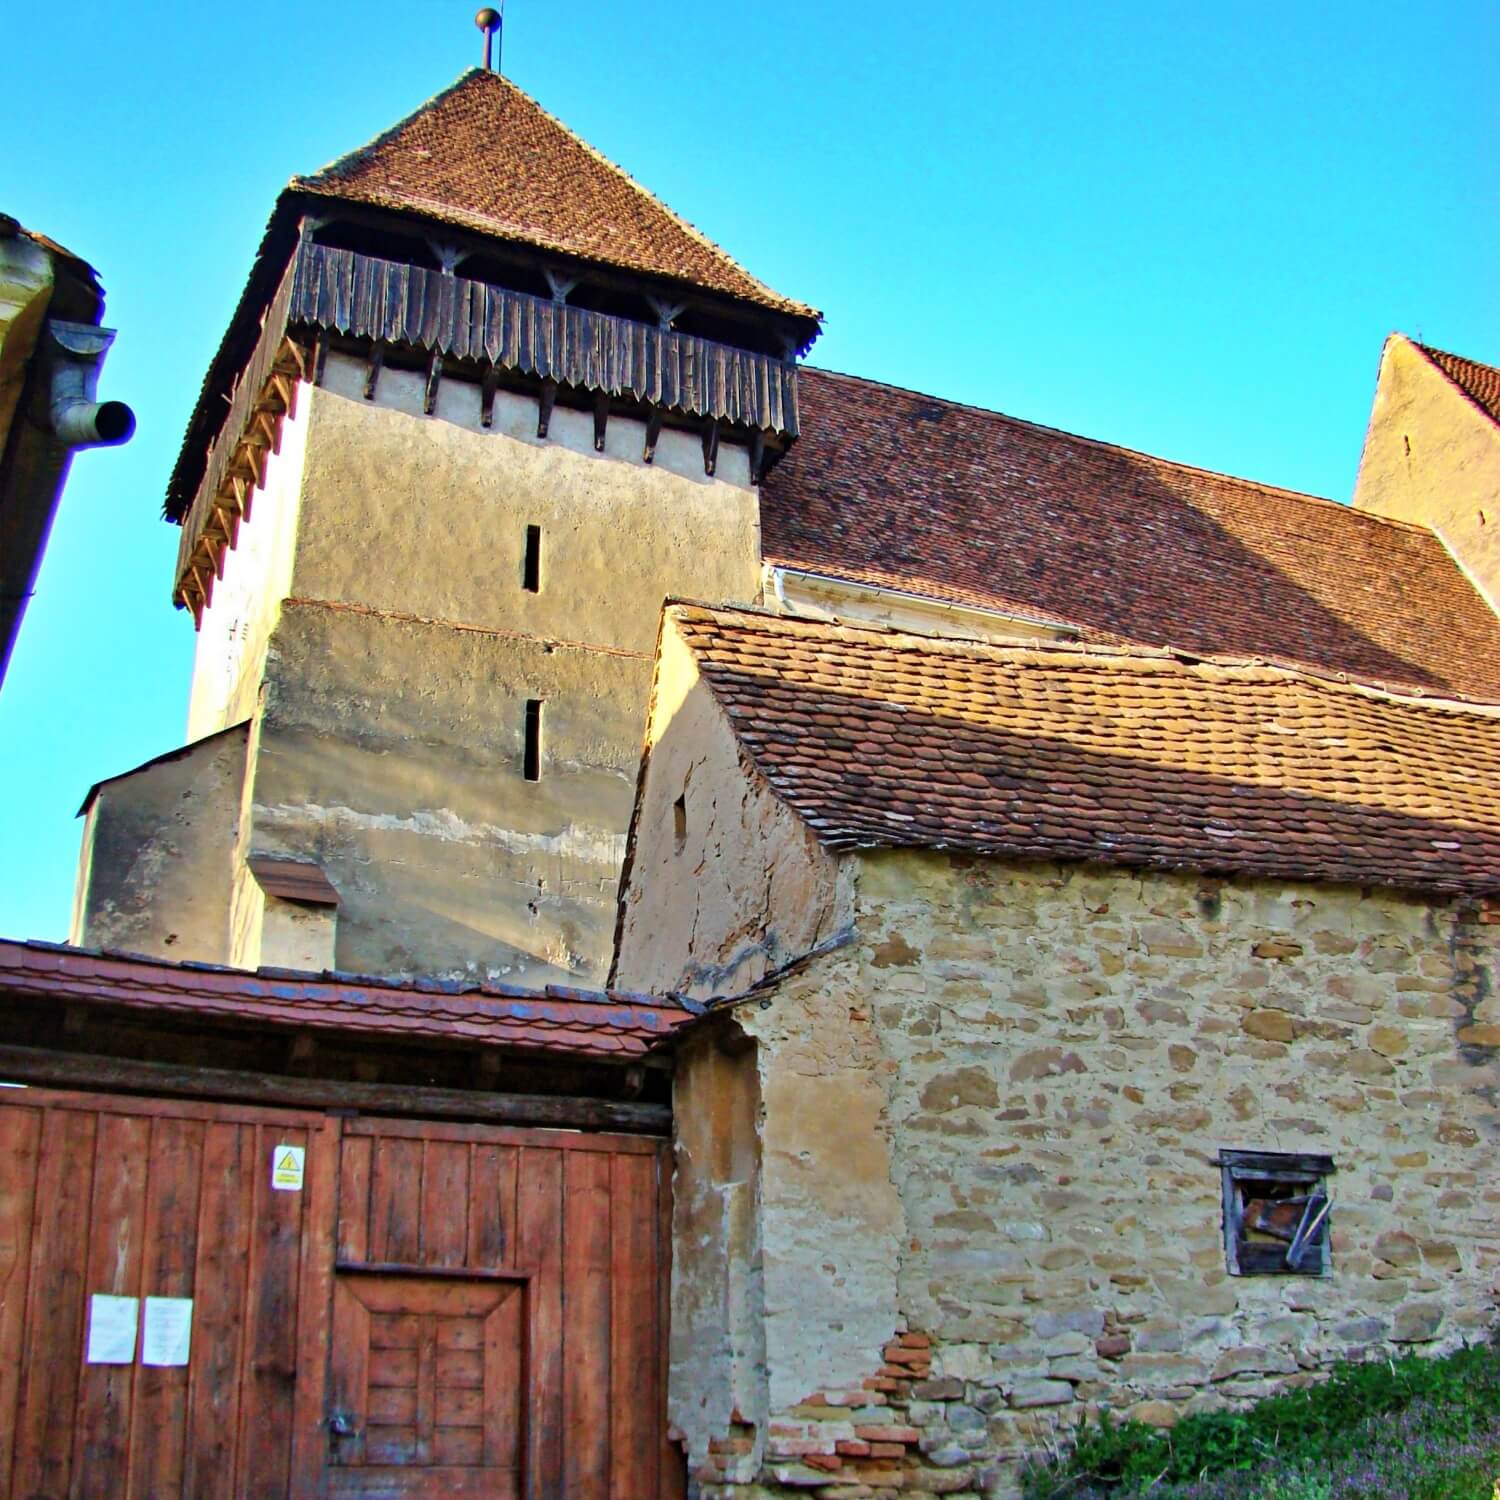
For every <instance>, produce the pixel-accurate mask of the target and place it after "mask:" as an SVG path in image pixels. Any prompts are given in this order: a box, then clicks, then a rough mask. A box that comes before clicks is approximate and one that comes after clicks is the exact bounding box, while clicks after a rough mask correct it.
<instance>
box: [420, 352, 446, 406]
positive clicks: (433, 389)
mask: <svg viewBox="0 0 1500 1500" xmlns="http://www.w3.org/2000/svg"><path fill="white" fill-rule="evenodd" d="M442 378H443V356H442V354H441V353H439V351H438V350H436V349H434V350H433V351H432V353H431V354H430V355H429V356H428V357H427V386H426V388H425V390H424V391H423V392H422V411H423V413H424V414H425V415H426V416H429V417H430V416H431V415H432V413H433V409H434V408H435V407H436V406H437V394H438V384H439V382H441V380H442Z"/></svg>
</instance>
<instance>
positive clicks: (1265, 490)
mask: <svg viewBox="0 0 1500 1500" xmlns="http://www.w3.org/2000/svg"><path fill="white" fill-rule="evenodd" d="M802 368H803V369H804V370H806V371H807V372H808V373H810V374H812V375H814V376H827V377H830V378H832V379H834V380H845V381H848V382H849V383H850V384H853V385H862V386H874V387H876V388H878V389H881V390H887V391H893V392H895V393H897V394H898V395H903V396H915V397H916V398H917V399H918V400H921V401H935V402H937V403H938V404H939V405H941V406H947V407H951V408H953V409H954V410H955V411H968V412H973V413H974V414H975V415H976V416H981V417H990V418H993V419H994V420H995V421H997V422H1006V423H1010V424H1012V425H1013V426H1016V427H1025V428H1027V429H1029V430H1030V431H1032V432H1041V433H1051V434H1053V435H1055V436H1057V437H1062V438H1066V439H1067V440H1068V441H1069V442H1072V443H1087V444H1088V445H1089V446H1090V447H1091V448H1098V449H1102V450H1103V451H1104V452H1107V453H1119V454H1123V455H1124V456H1125V457H1127V458H1132V459H1143V460H1144V461H1145V462H1146V463H1149V464H1156V465H1159V466H1160V467H1161V468H1164V469H1173V470H1177V471H1179V472H1181V473H1187V474H1202V475H1203V476H1204V477H1205V478H1208V479H1220V480H1227V481H1228V482H1229V483H1230V484H1237V485H1243V486H1244V487H1245V488H1246V489H1249V490H1256V491H1258V492H1260V493H1261V494H1266V495H1274V496H1278V497H1280V498H1282V499H1286V500H1297V501H1302V502H1304V503H1306V504H1310V505H1316V506H1324V507H1326V506H1333V507H1334V508H1335V509H1337V510H1338V512H1339V513H1340V514H1341V515H1348V516H1357V517H1359V518H1360V519H1361V520H1365V521H1371V522H1374V523H1375V524H1376V525H1377V526H1382V527H1389V528H1392V529H1394V530H1397V531H1410V532H1416V533H1419V534H1420V535H1423V536H1431V535H1432V534H1433V533H1432V528H1431V527H1430V526H1421V525H1418V524H1417V523H1415V522H1412V521H1401V520H1397V519H1396V518H1395V517H1393V516H1382V515H1376V514H1375V512H1373V511H1366V510H1356V509H1355V508H1354V507H1353V506H1352V505H1346V504H1345V503H1344V502H1343V501H1342V500H1335V499H1333V497H1332V496H1330V495H1314V494H1312V493H1310V492H1309V491H1307V490H1293V489H1288V488H1287V487H1286V486H1285V485H1280V484H1271V483H1269V482H1267V481H1265V480H1261V479H1249V478H1247V477H1246V476H1245V475H1243V474H1230V473H1228V472H1227V471H1225V470H1223V469H1210V468H1206V467H1205V466H1204V465H1202V464H1189V463H1183V462H1182V461H1181V460H1179V459H1175V458H1163V457H1162V456H1161V455H1160V454H1157V453H1147V452H1146V451H1145V450H1144V449H1141V448H1130V447H1127V446H1126V445H1125V444H1124V443H1112V442H1110V441H1109V439H1107V438H1097V437H1090V436H1088V434H1086V433H1081V432H1070V431H1069V430H1068V429H1067V428H1066V427H1053V426H1051V425H1050V424H1049V423H1046V422H1035V421H1032V420H1031V418H1029V417H1017V416H1014V415H1012V414H1011V413H1010V412H1004V411H1000V410H998V409H997V408H995V407H993V406H980V405H979V404H978V403H977V402H973V401H959V400H956V399H955V398H953V397H951V396H935V395H933V394H932V393H931V392H930V391H919V390H917V389H916V387H915V386H908V385H897V384H895V383H894V382H893V381H889V380H876V379H874V378H872V377H870V376H866V375H854V374H851V373H850V372H849V371H847V370H829V369H825V368H824V367H823V366H821V365H810V364H805V365H803V366H802Z"/></svg>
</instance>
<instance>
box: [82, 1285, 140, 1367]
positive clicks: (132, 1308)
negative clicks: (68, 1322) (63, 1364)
mask: <svg viewBox="0 0 1500 1500" xmlns="http://www.w3.org/2000/svg"><path fill="white" fill-rule="evenodd" d="M140 1305H141V1300H140V1298H139V1297H110V1296H107V1295H106V1294H105V1293H103V1292H95V1293H94V1295H93V1296H92V1297H90V1298H89V1347H88V1353H87V1354H86V1355H85V1356H84V1359H85V1361H86V1363H88V1364H91V1365H133V1364H134V1363H135V1322H136V1317H137V1315H138V1313H139V1311H140Z"/></svg>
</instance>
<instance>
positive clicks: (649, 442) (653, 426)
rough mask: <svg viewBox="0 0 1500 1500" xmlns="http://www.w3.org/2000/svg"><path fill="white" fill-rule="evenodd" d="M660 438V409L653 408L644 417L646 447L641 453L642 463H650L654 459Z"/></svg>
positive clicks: (657, 407)
mask: <svg viewBox="0 0 1500 1500" xmlns="http://www.w3.org/2000/svg"><path fill="white" fill-rule="evenodd" d="M660 437H661V407H659V406H653V407H652V408H651V410H650V412H649V413H648V414H647V416H646V446H645V448H644V449H643V450H642V452H641V460H642V462H643V463H648V464H649V463H651V462H652V461H653V460H654V459H655V458H656V444H657V440H658V439H659V438H660Z"/></svg>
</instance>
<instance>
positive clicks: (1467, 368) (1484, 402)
mask: <svg viewBox="0 0 1500 1500" xmlns="http://www.w3.org/2000/svg"><path fill="white" fill-rule="evenodd" d="M1416 347H1417V348H1418V349H1420V350H1421V352H1422V353H1423V354H1425V355H1426V356H1427V358H1428V359H1429V360H1431V361H1432V363H1433V364H1435V365H1436V366H1437V367H1438V369H1440V370H1441V371H1442V372H1443V374H1444V375H1446V376H1447V377H1448V379H1449V380H1451V381H1452V382H1453V383H1454V385H1456V386H1457V387H1458V388H1459V390H1461V391H1462V392H1463V393H1464V395H1466V396H1467V397H1468V398H1469V400H1470V401H1472V402H1473V403H1474V405H1475V406H1477V407H1478V408H1479V409H1480V411H1482V412H1483V413H1484V414H1485V415H1486V416H1487V417H1488V418H1489V419H1490V420H1491V421H1492V422H1500V370H1497V369H1495V367H1494V366H1493V365H1482V364H1480V363H1479V362H1478V361H1477V360H1472V359H1465V358H1464V357H1463V355H1461V354H1449V353H1448V351H1447V350H1446V349H1434V348H1432V347H1431V346H1430V345H1428V344H1417V345H1416Z"/></svg>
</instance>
